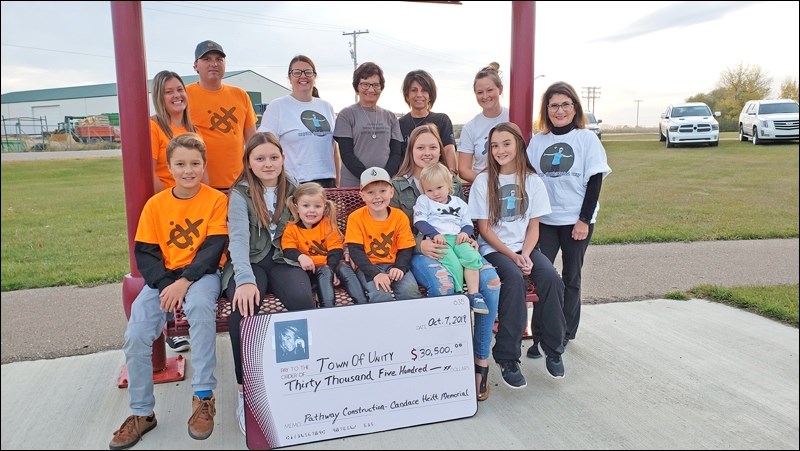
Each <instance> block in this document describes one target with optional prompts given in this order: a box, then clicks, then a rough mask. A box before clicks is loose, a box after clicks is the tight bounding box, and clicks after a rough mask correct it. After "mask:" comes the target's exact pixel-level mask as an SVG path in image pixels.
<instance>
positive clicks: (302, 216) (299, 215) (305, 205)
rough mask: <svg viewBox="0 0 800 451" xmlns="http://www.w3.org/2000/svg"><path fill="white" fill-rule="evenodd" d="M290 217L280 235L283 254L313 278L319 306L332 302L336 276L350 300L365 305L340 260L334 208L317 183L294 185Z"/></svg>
mask: <svg viewBox="0 0 800 451" xmlns="http://www.w3.org/2000/svg"><path fill="white" fill-rule="evenodd" d="M288 204H289V211H291V213H292V220H291V221H290V222H289V223H288V224H287V225H286V228H285V229H284V231H283V237H281V247H282V248H283V255H284V257H286V258H288V259H290V260H294V261H296V262H298V263H300V267H301V268H303V269H304V270H305V271H306V272H307V273H308V276H309V277H310V278H311V281H312V282H314V281H316V287H317V299H318V300H319V306H320V307H333V306H334V305H336V294H335V292H334V290H333V286H334V285H335V283H334V282H335V281H336V278H337V277H338V279H339V281H341V282H342V285H344V287H345V289H347V292H348V293H349V294H350V297H352V298H353V302H355V303H356V304H366V303H367V297H366V296H365V295H364V289H363V288H361V282H359V281H358V278H357V277H356V273H355V271H353V268H352V267H350V265H348V264H347V263H345V262H344V261H343V259H342V257H343V256H344V249H343V245H342V235H341V234H340V233H339V229H338V228H337V226H336V207H335V206H334V204H333V202H331V201H329V200H327V198H326V197H325V189H324V188H322V185H320V184H319V183H314V182H309V183H303V184H302V185H300V186H298V187H297V189H296V190H295V192H294V195H292V196H291V197H289V200H288Z"/></svg>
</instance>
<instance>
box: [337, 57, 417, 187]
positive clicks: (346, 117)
mask: <svg viewBox="0 0 800 451" xmlns="http://www.w3.org/2000/svg"><path fill="white" fill-rule="evenodd" d="M385 86H386V79H385V78H383V70H382V69H381V68H380V66H378V65H377V64H375V63H363V64H361V65H360V66H358V68H356V70H355V71H354V72H353V89H354V90H355V91H356V94H358V102H357V103H355V104H353V105H350V106H349V107H346V108H344V109H343V110H342V111H340V112H339V115H338V116H337V117H336V128H335V129H334V131H333V136H334V138H335V139H336V142H337V143H339V153H340V154H341V158H342V170H341V178H340V180H339V186H340V187H342V188H346V187H357V186H360V177H361V173H362V172H364V170H365V169H367V168H369V167H372V166H378V167H381V168H384V169H386V172H388V173H389V175H394V174H396V173H397V169H398V168H399V167H400V162H401V161H402V160H403V156H402V146H403V136H402V135H401V133H400V124H399V123H398V122H397V117H395V115H394V113H392V112H391V111H389V110H385V109H383V108H381V107H379V106H378V99H380V97H381V92H383V88H384V87H385Z"/></svg>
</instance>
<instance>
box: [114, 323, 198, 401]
mask: <svg viewBox="0 0 800 451" xmlns="http://www.w3.org/2000/svg"><path fill="white" fill-rule="evenodd" d="M162 337H163V335H162ZM162 340H163V339H162ZM185 378H186V359H184V358H183V356H182V355H179V356H177V357H170V358H168V359H167V366H166V368H164V369H163V370H161V371H153V383H154V384H163V383H164V382H176V381H182V380H183V379H185ZM117 387H119V388H128V367H126V366H123V367H122V371H121V372H120V374H119V377H118V378H117Z"/></svg>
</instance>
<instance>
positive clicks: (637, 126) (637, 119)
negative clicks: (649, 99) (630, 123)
mask: <svg viewBox="0 0 800 451" xmlns="http://www.w3.org/2000/svg"><path fill="white" fill-rule="evenodd" d="M634 102H636V128H639V104H640V103H642V102H644V100H641V99H637V100H634Z"/></svg>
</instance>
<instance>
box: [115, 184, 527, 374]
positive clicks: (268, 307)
mask: <svg viewBox="0 0 800 451" xmlns="http://www.w3.org/2000/svg"><path fill="white" fill-rule="evenodd" d="M469 188H470V186H469V185H464V195H465V196H467V195H469ZM326 192H327V196H328V199H329V200H331V201H333V203H334V204H335V205H336V212H337V217H336V222H337V224H338V226H339V230H342V231H344V229H345V226H346V225H347V216H348V215H349V214H350V213H352V212H353V211H354V210H356V209H357V208H359V207H362V206H363V205H364V202H363V201H362V200H361V196H359V189H358V188H329V189H327V190H326ZM138 289H141V285H139V286H138ZM423 293H425V291H424V290H423ZM137 294H138V292H137V293H132V296H128V297H129V298H130V299H131V302H133V299H135V298H136V295H137ZM125 298H126V296H123V299H125ZM525 300H526V302H527V303H529V304H530V303H533V302H537V301H538V300H539V297H538V296H537V295H536V290H535V287H534V286H533V284H531V283H529V284H528V293H527V296H526V299H525ZM352 303H353V301H352V299H351V298H350V295H348V294H347V291H346V290H345V289H344V288H342V287H337V288H336V305H337V306H339V305H349V304H352ZM124 307H125V312H126V314H127V316H128V317H129V318H130V305H125V306H124ZM529 307H530V305H529ZM285 311H286V308H285V307H284V306H283V304H281V302H280V299H278V298H277V297H275V296H274V295H272V294H267V296H266V297H265V298H264V302H262V303H261V310H259V313H261V314H263V313H279V312H285ZM230 313H231V303H230V301H229V300H228V299H227V298H226V297H225V296H224V295H223V296H222V297H220V298H219V300H218V301H217V333H223V332H228V317H229V316H230ZM496 326H497V325H496V324H495V327H496ZM528 327H530V321H528ZM164 332H165V334H166V336H169V337H176V336H185V335H189V322H188V321H187V320H186V316H185V314H184V312H183V310H178V311H177V312H176V313H175V317H174V319H172V320H170V321H169V322H167V325H166V327H165V330H164ZM525 336H526V337H527V336H530V330H526V332H525ZM184 367H185V360H184V358H183V356H180V355H179V356H177V357H172V358H169V359H168V358H167V356H166V344H165V342H164V337H163V336H161V337H159V338H158V339H157V340H156V341H155V342H154V344H153V371H154V379H155V381H156V383H162V382H171V381H175V380H182V379H183V374H184ZM118 385H119V386H120V387H126V386H127V373H126V372H125V371H124V370H123V372H122V374H121V375H120V376H119V379H118Z"/></svg>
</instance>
